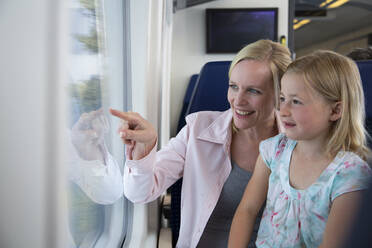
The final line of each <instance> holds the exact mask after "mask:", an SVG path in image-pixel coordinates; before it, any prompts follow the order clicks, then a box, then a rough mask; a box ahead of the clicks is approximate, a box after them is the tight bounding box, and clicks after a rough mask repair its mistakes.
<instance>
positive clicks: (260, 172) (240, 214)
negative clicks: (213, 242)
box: [228, 155, 271, 248]
mask: <svg viewBox="0 0 372 248" xmlns="http://www.w3.org/2000/svg"><path fill="white" fill-rule="evenodd" d="M270 172H271V171H270V169H269V168H268V167H267V166H266V164H265V162H264V161H263V160H262V158H261V155H260V156H258V158H257V162H256V166H255V169H254V173H253V176H252V178H251V180H250V181H249V183H248V185H247V187H246V189H245V192H244V195H243V198H242V200H241V201H240V204H239V206H238V208H237V210H236V212H235V215H234V219H233V221H232V224H231V229H230V236H229V245H228V247H229V248H238V247H244V248H245V247H247V245H248V243H249V241H250V239H251V234H252V230H253V226H254V223H255V220H256V216H257V214H258V212H259V211H260V209H261V207H262V205H263V203H264V202H265V199H266V195H267V189H268V181H269V176H270Z"/></svg>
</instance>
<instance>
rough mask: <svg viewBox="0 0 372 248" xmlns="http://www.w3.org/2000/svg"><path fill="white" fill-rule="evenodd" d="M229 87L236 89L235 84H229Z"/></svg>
mask: <svg viewBox="0 0 372 248" xmlns="http://www.w3.org/2000/svg"><path fill="white" fill-rule="evenodd" d="M229 87H230V88H231V89H233V90H236V89H238V86H236V85H235V84H229Z"/></svg>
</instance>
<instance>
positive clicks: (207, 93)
mask: <svg viewBox="0 0 372 248" xmlns="http://www.w3.org/2000/svg"><path fill="white" fill-rule="evenodd" d="M230 63H231V61H218V62H208V63H206V64H205V65H204V66H203V68H202V69H201V71H200V74H199V76H197V75H196V76H195V75H193V76H192V77H191V79H190V82H189V85H188V87H187V92H186V94H185V98H184V103H183V108H185V109H182V111H181V116H180V119H179V122H178V130H177V132H179V131H180V130H181V129H182V127H183V126H184V125H185V124H186V122H185V116H186V115H188V114H191V113H194V112H197V111H202V110H214V111H223V110H226V109H228V108H229V103H228V101H227V90H228V85H229V78H228V72H229V66H230ZM193 80H195V81H193ZM193 84H194V85H193ZM187 101H189V103H188V102H187ZM183 111H185V112H183ZM181 188H182V178H181V179H179V180H178V181H177V182H175V183H174V184H173V185H172V186H171V187H170V192H171V196H172V197H171V218H170V226H171V229H172V247H175V246H176V243H177V240H178V234H179V229H180V217H181V211H180V209H181Z"/></svg>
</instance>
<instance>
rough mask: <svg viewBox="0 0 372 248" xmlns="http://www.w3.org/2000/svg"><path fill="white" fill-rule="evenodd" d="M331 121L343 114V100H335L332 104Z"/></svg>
mask: <svg viewBox="0 0 372 248" xmlns="http://www.w3.org/2000/svg"><path fill="white" fill-rule="evenodd" d="M331 111H332V112H331V116H330V117H329V119H330V121H337V120H338V119H340V118H341V116H342V102H335V103H333V104H332V110H331Z"/></svg>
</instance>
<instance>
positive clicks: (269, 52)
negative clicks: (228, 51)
mask: <svg viewBox="0 0 372 248" xmlns="http://www.w3.org/2000/svg"><path fill="white" fill-rule="evenodd" d="M246 59H248V60H255V61H261V62H267V63H268V65H269V66H270V70H271V72H272V78H273V87H274V92H275V107H276V108H278V107H279V100H278V99H279V94H280V80H281V78H282V76H283V74H284V72H285V71H286V69H287V66H288V65H289V64H290V63H291V61H292V60H291V53H290V52H289V50H288V48H287V47H285V46H283V45H281V44H279V43H277V42H273V41H271V40H258V41H256V42H254V43H251V44H249V45H247V46H245V47H244V48H243V49H241V50H240V51H239V52H238V54H237V55H236V56H235V58H234V59H233V61H232V62H231V65H230V69H229V78H230V76H231V71H232V70H233V68H234V66H235V65H236V64H237V63H239V62H240V61H242V60H246Z"/></svg>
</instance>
